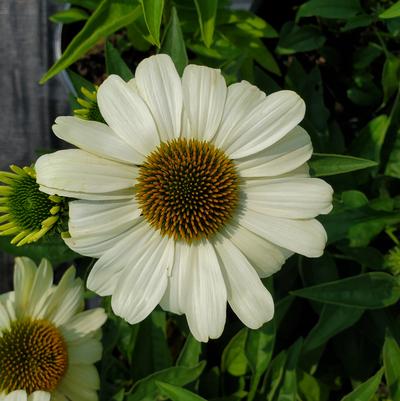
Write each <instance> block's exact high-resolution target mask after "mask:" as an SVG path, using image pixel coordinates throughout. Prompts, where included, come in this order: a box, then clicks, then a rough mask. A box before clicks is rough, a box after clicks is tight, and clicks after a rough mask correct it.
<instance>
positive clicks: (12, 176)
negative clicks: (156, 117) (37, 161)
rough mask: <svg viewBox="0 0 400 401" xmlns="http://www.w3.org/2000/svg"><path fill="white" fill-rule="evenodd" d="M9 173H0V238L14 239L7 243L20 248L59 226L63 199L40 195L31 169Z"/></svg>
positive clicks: (26, 168) (64, 207) (17, 168)
mask: <svg viewBox="0 0 400 401" xmlns="http://www.w3.org/2000/svg"><path fill="white" fill-rule="evenodd" d="M11 170H12V172H0V182H3V184H4V185H1V186H0V235H14V238H13V239H12V241H11V242H12V243H15V244H17V245H24V244H26V243H31V242H34V241H37V240H38V239H40V238H41V237H43V236H44V235H45V234H47V233H48V232H49V231H51V230H52V229H53V228H54V227H55V226H56V225H58V224H60V216H62V215H65V210H64V209H66V207H67V206H66V202H65V200H64V198H62V197H58V196H49V195H48V194H45V193H44V192H41V191H40V189H39V184H38V183H37V182H36V174H35V171H34V170H33V169H32V168H31V167H24V168H20V167H17V166H11Z"/></svg>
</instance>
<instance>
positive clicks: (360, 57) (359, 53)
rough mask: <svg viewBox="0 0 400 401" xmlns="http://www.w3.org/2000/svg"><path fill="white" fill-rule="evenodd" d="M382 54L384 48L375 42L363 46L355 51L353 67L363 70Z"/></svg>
mask: <svg viewBox="0 0 400 401" xmlns="http://www.w3.org/2000/svg"><path fill="white" fill-rule="evenodd" d="M381 54H382V49H381V48H379V47H377V46H376V44H374V43H369V44H368V46H364V47H361V48H360V49H357V50H356V51H355V52H354V55H353V67H354V68H355V69H357V70H363V69H365V68H367V67H369V65H370V64H371V63H372V62H373V61H374V60H376V59H377V58H378V57H379V56H380V55H381Z"/></svg>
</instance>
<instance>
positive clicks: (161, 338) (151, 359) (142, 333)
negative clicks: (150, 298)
mask: <svg viewBox="0 0 400 401" xmlns="http://www.w3.org/2000/svg"><path fill="white" fill-rule="evenodd" d="M132 360H133V361H141V363H133V364H132V376H133V377H134V378H143V377H145V376H147V375H149V374H150V373H151V372H156V371H159V370H161V369H166V368H169V367H170V366H171V365H172V358H171V354H170V351H169V348H168V343H167V338H166V316H165V312H164V311H162V310H160V309H155V310H154V311H153V312H152V313H151V314H150V316H148V317H147V318H146V319H145V320H143V321H142V322H141V323H140V329H139V334H138V337H137V340H136V344H135V348H134V350H133V355H132Z"/></svg>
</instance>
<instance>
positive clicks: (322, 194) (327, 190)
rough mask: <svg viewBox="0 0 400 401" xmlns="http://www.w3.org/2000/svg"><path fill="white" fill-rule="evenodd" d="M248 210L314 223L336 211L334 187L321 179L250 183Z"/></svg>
mask: <svg viewBox="0 0 400 401" xmlns="http://www.w3.org/2000/svg"><path fill="white" fill-rule="evenodd" d="M243 190H244V192H245V194H246V206H247V207H248V208H249V209H251V210H254V211H256V212H259V213H263V214H267V215H270V216H277V217H287V218H293V219H310V218H313V217H316V216H318V215H319V214H327V213H329V212H330V211H331V210H332V194H333V190H332V187H331V186H330V185H329V184H327V183H326V182H325V181H323V180H321V179H319V178H297V177H296V178H282V179H265V180H254V181H252V180H246V181H245V182H244V185H243Z"/></svg>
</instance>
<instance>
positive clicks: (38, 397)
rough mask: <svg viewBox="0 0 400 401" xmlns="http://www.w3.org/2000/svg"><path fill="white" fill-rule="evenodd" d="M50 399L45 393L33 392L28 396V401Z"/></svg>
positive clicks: (49, 395) (45, 400)
mask: <svg viewBox="0 0 400 401" xmlns="http://www.w3.org/2000/svg"><path fill="white" fill-rule="evenodd" d="M50 397H51V394H50V393H48V392H47V391H35V392H33V393H32V394H30V395H29V396H28V401H50Z"/></svg>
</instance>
